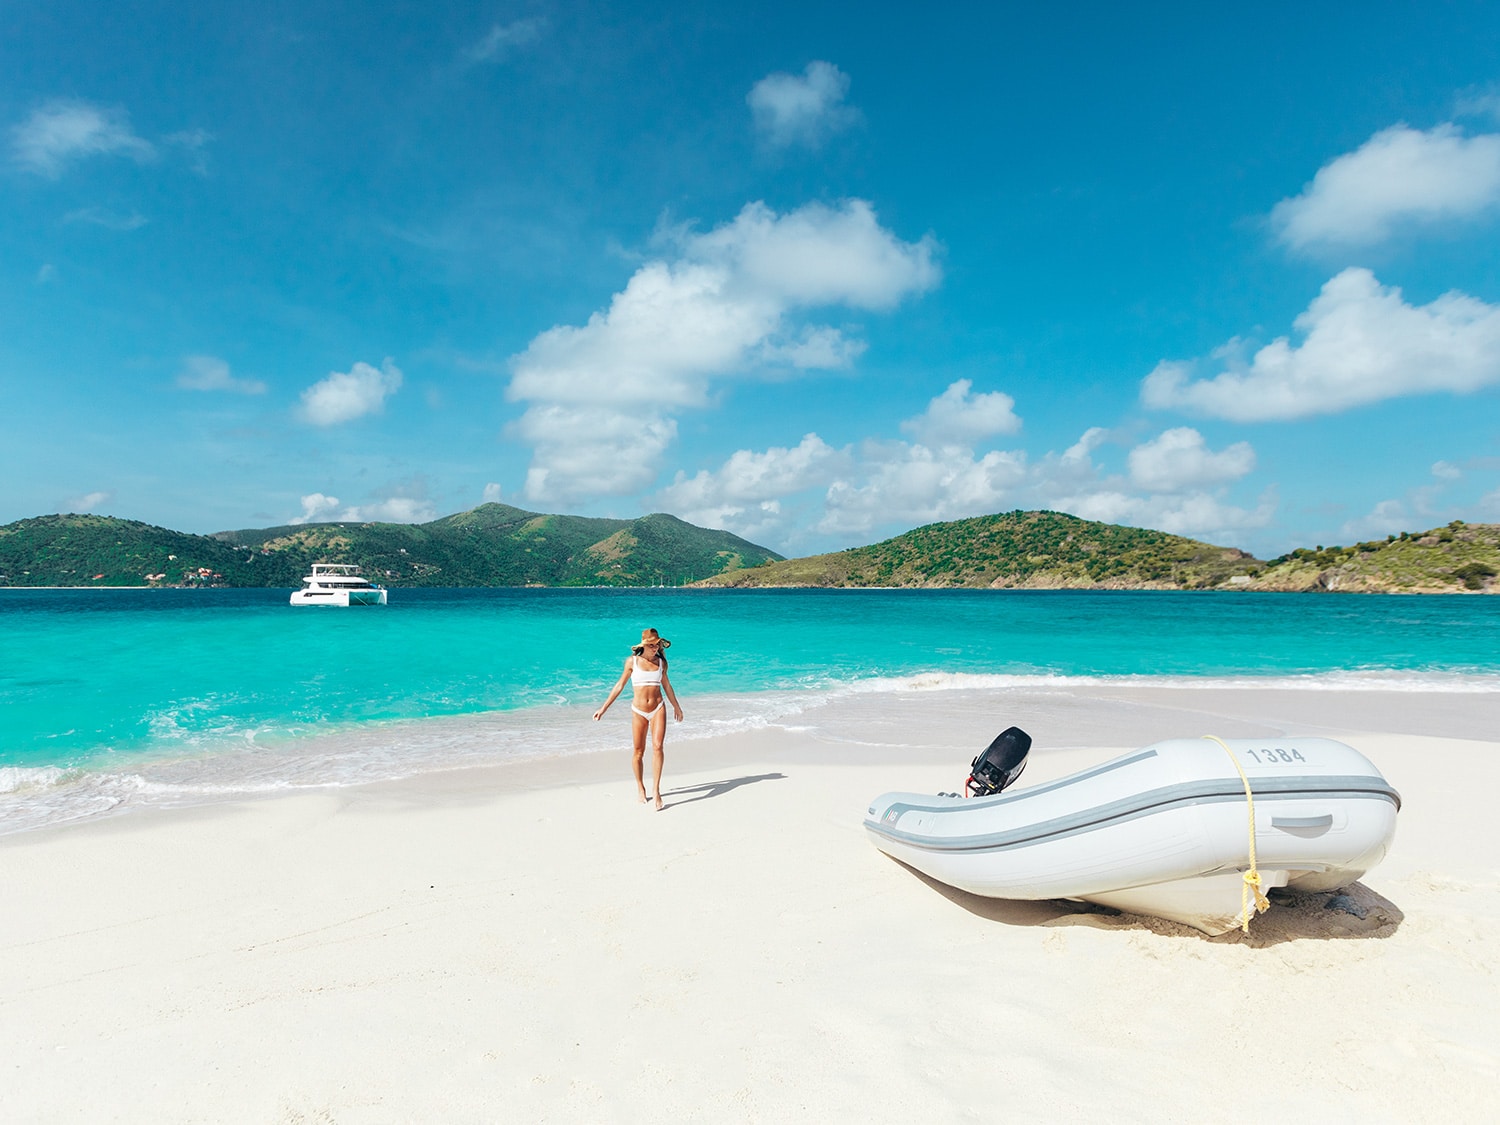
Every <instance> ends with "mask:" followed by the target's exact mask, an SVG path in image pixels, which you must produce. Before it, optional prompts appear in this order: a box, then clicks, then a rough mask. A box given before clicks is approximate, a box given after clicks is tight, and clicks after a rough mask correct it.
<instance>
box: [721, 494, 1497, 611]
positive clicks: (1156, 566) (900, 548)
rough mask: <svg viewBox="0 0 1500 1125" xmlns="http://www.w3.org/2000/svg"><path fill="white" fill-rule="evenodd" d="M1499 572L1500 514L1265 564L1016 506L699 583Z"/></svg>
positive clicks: (1371, 583)
mask: <svg viewBox="0 0 1500 1125" xmlns="http://www.w3.org/2000/svg"><path fill="white" fill-rule="evenodd" d="M1497 574H1500V525H1495V524H1466V523H1463V522H1462V521H1459V520H1455V521H1454V522H1453V523H1451V524H1449V525H1448V526H1446V527H1441V528H1437V529H1435V530H1432V531H1427V532H1422V533H1419V534H1411V533H1407V534H1402V535H1392V536H1390V537H1388V538H1387V539H1385V540H1380V541H1375V542H1369V543H1359V544H1356V545H1354V546H1352V547H1321V546H1320V547H1317V548H1315V549H1311V550H1309V549H1306V548H1299V549H1297V550H1295V551H1293V552H1291V553H1290V554H1287V555H1283V556H1282V557H1280V558H1277V559H1272V560H1271V561H1269V562H1262V561H1261V560H1260V559H1257V558H1255V557H1253V556H1251V555H1249V554H1246V553H1245V552H1244V551H1241V550H1237V549H1236V548H1234V547H1217V546H1214V545H1213V544H1210V543H1202V542H1199V541H1198V540H1196V539H1187V538H1184V537H1182V536H1179V535H1168V534H1167V533H1166V532H1163V531H1150V530H1146V529H1143V528H1138V527H1122V526H1119V525H1117V524H1108V523H1097V522H1095V521H1093V520H1084V519H1079V518H1078V517H1076V516H1070V515H1065V514H1063V513H1061V512H1045V511H1044V512H1022V511H1016V512H1006V513H1003V514H1000V515H993V516H978V517H975V518H973V519H966V520H954V521H952V522H949V523H933V524H928V525H926V526H925V527H919V528H916V529H915V530H913V531H908V532H906V533H905V534H904V535H898V536H896V537H895V538H892V539H887V540H884V541H883V542H880V543H875V544H872V545H871V546H868V547H852V548H850V549H849V550H846V551H836V552H833V553H831V554H826V555H810V556H808V557H806V558H797V559H783V560H781V561H779V562H770V563H767V564H765V565H762V566H759V567H754V568H752V569H748V570H743V571H734V572H726V573H723V574H720V575H716V576H714V577H712V578H708V579H705V580H704V581H703V582H701V583H700V585H705V586H733V587H741V588H743V587H751V586H817V587H872V586H899V587H923V588H954V587H957V588H969V589H1033V590H1057V589H1066V590H1211V589H1227V590H1266V591H1287V592H1292V591H1296V592H1300V591H1342V592H1351V593H1354V592H1358V593H1455V592H1462V591H1474V592H1495V591H1496V589H1497V587H1496V585H1495V581H1494V579H1495V577H1496V575H1497Z"/></svg>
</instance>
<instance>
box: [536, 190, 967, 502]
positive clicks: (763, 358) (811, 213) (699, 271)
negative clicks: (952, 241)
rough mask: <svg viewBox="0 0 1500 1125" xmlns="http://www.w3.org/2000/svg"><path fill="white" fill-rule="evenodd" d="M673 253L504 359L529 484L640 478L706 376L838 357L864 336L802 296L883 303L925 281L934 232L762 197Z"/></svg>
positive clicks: (568, 496)
mask: <svg viewBox="0 0 1500 1125" xmlns="http://www.w3.org/2000/svg"><path fill="white" fill-rule="evenodd" d="M672 248H673V249H674V250H675V252H676V253H675V257H673V258H671V259H670V260H669V259H666V258H657V259H653V260H651V261H648V262H646V263H645V264H644V265H642V266H641V267H640V268H639V269H638V270H637V271H636V273H635V275H634V276H633V277H631V279H630V281H629V282H628V283H627V284H626V286H625V288H624V289H623V290H622V291H621V292H619V293H617V294H615V296H614V298H613V299H612V300H611V302H610V305H609V308H608V309H606V310H603V311H600V312H596V313H594V314H593V315H592V316H591V317H589V320H588V323H587V324H585V325H583V326H581V327H575V326H571V325H559V326H557V327H554V328H550V329H548V330H547V331H545V332H543V333H541V334H540V335H538V336H537V337H536V338H535V339H533V340H532V341H531V344H530V345H529V346H528V347H527V348H526V350H525V351H524V352H522V353H520V354H519V355H517V356H515V357H514V358H513V360H512V364H511V366H512V371H513V375H512V378H511V382H510V386H509V388H508V390H507V396H508V397H509V398H510V399H512V400H513V401H521V402H526V403H528V404H529V405H528V409H527V410H526V412H525V414H524V415H523V416H522V418H521V419H520V420H519V421H518V422H517V423H516V424H515V425H514V426H513V427H512V431H511V432H512V433H513V435H514V436H516V437H518V438H520V439H521V440H523V441H528V442H530V443H532V445H533V459H532V465H531V469H530V471H529V472H528V474H527V481H526V486H525V495H526V496H527V497H528V498H529V499H531V500H538V501H548V502H571V501H574V500H577V499H580V498H584V497H590V496H599V495H622V494H627V493H630V492H635V491H638V490H639V489H640V488H642V487H644V486H645V485H648V484H649V483H650V482H651V481H652V480H653V479H655V476H656V473H657V471H658V462H659V459H660V456H661V454H662V452H663V451H665V449H666V448H667V446H668V445H669V444H670V443H671V442H672V441H673V440H674V439H675V436H676V420H675V417H674V415H675V414H676V413H678V412H680V411H682V410H684V409H687V408H691V407H697V406H702V405H704V404H705V403H706V402H707V401H708V392H709V387H710V383H711V381H712V380H714V379H716V378H731V377H744V376H750V375H754V374H756V373H757V371H758V369H759V368H760V367H761V366H762V365H764V364H766V363H772V364H790V365H791V366H793V367H794V368H804V369H805V368H807V367H812V366H824V365H829V366H847V365H848V364H849V363H851V362H852V360H853V358H854V356H856V355H857V354H858V351H859V350H860V349H861V348H862V347H863V344H862V343H861V342H858V341H853V340H850V339H848V338H846V337H845V336H844V334H843V333H842V332H841V331H839V330H837V329H834V328H831V327H827V326H818V325H811V326H809V325H795V324H789V323H788V321H789V319H790V318H791V317H792V315H793V314H794V313H796V312H798V311H800V310H809V309H816V308H820V307H826V306H830V305H843V306H846V307H853V308H860V309H888V308H891V307H892V306H894V305H895V304H897V303H898V302H899V301H900V300H902V299H903V298H904V297H906V296H909V295H911V294H914V293H920V292H922V291H924V290H926V289H929V288H931V287H932V286H934V285H936V284H937V281H938V278H939V276H940V273H939V269H938V266H937V264H936V262H935V261H934V258H935V256H936V251H937V248H936V245H935V244H934V242H933V240H932V239H931V238H930V237H928V238H923V239H922V240H920V241H919V242H915V243H908V242H902V241H900V240H899V239H897V238H896V237H895V236H894V235H893V234H891V233H890V232H889V231H887V230H885V229H884V228H882V227H881V226H880V224H879V222H878V221H877V220H876V217H875V213H874V210H873V209H872V208H871V207H870V205H869V204H868V203H865V202H863V201H861V200H851V201H849V202H847V203H845V204H843V205H842V206H839V207H826V206H824V205H822V204H811V205H809V206H806V207H803V208H802V209H800V210H798V211H794V212H790V213H788V214H786V215H777V214H776V213H775V212H773V211H771V210H770V209H769V208H768V207H766V206H765V205H764V204H761V203H752V204H749V205H748V206H746V207H745V208H744V209H743V210H742V211H741V212H740V214H739V215H738V216H736V217H735V219H734V220H733V221H732V222H730V223H727V224H725V225H723V226H721V227H718V228H716V229H714V230H712V231H709V232H707V233H705V234H694V233H692V232H691V231H679V232H678V233H677V234H676V235H675V237H674V238H673V240H672Z"/></svg>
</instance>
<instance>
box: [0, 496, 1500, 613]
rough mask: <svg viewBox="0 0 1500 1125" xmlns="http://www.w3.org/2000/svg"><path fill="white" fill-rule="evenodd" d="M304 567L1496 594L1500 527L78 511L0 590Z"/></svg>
mask: <svg viewBox="0 0 1500 1125" xmlns="http://www.w3.org/2000/svg"><path fill="white" fill-rule="evenodd" d="M313 562H343V563H353V564H356V565H359V566H360V567H361V568H363V570H364V573H365V574H366V575H367V576H369V577H370V578H371V579H372V580H374V581H377V582H381V583H383V584H386V585H389V586H393V587H443V586H449V587H454V586H456V587H464V586H467V587H528V586H531V587H625V588H640V587H649V586H694V587H699V588H734V589H748V588H821V589H849V588H856V589H903V588H915V589H1027V590H1232V591H1248V592H1276V593H1328V592H1333V593H1413V594H1435V593H1497V592H1500V582H1497V578H1500V525H1497V524H1469V523H1464V522H1463V521H1461V520H1454V521H1453V522H1452V523H1449V524H1447V525H1445V526H1442V527H1437V528H1432V529H1430V530H1427V531H1421V532H1403V533H1401V534H1400V535H1390V536H1387V537H1386V538H1385V539H1384V540H1372V541H1368V542H1364V543H1356V544H1352V545H1348V546H1332V547H1324V546H1323V545H1321V544H1320V545H1318V546H1316V547H1313V548H1298V549H1296V550H1294V551H1291V552H1289V553H1288V554H1286V555H1283V556H1281V557H1279V558H1276V559H1271V560H1269V561H1266V560H1261V559H1257V558H1255V557H1254V556H1252V555H1250V554H1248V553H1246V552H1244V551H1241V550H1239V549H1237V548H1234V547H1222V546H1216V545H1214V544H1211V543H1204V542H1200V541H1198V540H1195V539H1188V538H1185V537H1183V536H1178V535H1169V534H1167V533H1166V532H1161V531H1153V530H1149V529H1145V528H1136V527H1125V526H1121V525H1117V524H1106V523H1099V522H1096V521H1093V520H1084V519H1079V518H1078V517H1075V516H1070V515H1066V514H1064V513H1060V512H1048V511H1014V512H1005V513H1000V514H996V515H989V516H978V517H974V518H971V519H964V520H954V521H950V522H946V523H934V524H928V525H925V526H923V527H918V528H915V529H913V530H912V531H908V532H905V533H904V534H902V535H897V536H894V537H892V538H890V539H886V540H883V541H882V542H879V543H874V544H871V545H869V546H864V547H853V548H849V549H848V550H844V551H837V552H831V553H829V554H823V555H811V556H807V557H804V558H795V559H787V558H783V557H782V556H781V555H779V554H777V553H776V552H774V551H771V550H769V549H768V548H765V547H761V546H758V545H757V544H754V543H750V542H748V541H747V540H745V539H742V538H740V537H739V536H736V535H733V534H732V533H730V532H727V531H719V530H713V529H709V528H702V527H697V526H695V525H693V524H689V523H686V522H685V521H683V520H679V519H677V518H676V517H675V516H670V515H666V514H664V513H655V514H652V515H648V516H643V517H640V518H639V519H635V520H617V519H601V518H592V517H584V516H569V515H549V514H542V513H536V512H528V511H524V510H522V509H520V508H513V507H510V506H509V505H505V504H482V505H480V506H479V507H477V508H474V509H471V510H469V511H466V512H459V513H457V514H455V515H451V516H445V517H443V518H442V519H438V520H433V521H431V522H429V523H425V524H392V523H316V524H301V525H285V526H281V527H272V528H263V529H250V530H241V531H223V532H216V533H214V534H213V535H191V534H187V533H184V532H177V531H172V530H169V529H167V528H162V527H155V526H153V525H150V524H145V523H140V522H138V521H134V520H124V519H118V518H116V517H112V516H95V515H77V514H69V515H49V516H38V517H35V518H32V519H25V520H18V521H16V522H15V523H11V524H8V525H5V526H3V527H0V587H24V588H28V589H42V588H54V589H102V588H131V589H143V588H145V589H150V588H184V587H187V588H191V587H219V588H222V587H235V588H256V587H262V588H265V587H271V588H278V587H279V588H294V587H296V586H297V585H298V584H299V583H300V582H301V579H302V577H303V575H305V574H306V573H307V572H308V568H309V567H310V566H311V564H312V563H313Z"/></svg>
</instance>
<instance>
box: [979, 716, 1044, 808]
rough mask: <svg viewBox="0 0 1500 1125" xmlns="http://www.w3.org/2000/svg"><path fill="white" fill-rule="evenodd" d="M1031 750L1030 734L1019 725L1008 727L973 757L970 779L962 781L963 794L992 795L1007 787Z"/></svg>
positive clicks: (1024, 766) (1024, 763) (1018, 773)
mask: <svg viewBox="0 0 1500 1125" xmlns="http://www.w3.org/2000/svg"><path fill="white" fill-rule="evenodd" d="M1030 751H1031V735H1029V734H1027V733H1026V732H1025V731H1024V730H1022V729H1021V728H1020V727H1008V728H1006V729H1005V730H1003V731H1001V732H1000V733H999V734H998V735H997V736H996V737H995V741H994V742H991V743H990V745H989V748H988V749H987V750H985V752H984V753H983V754H981V755H979V757H977V758H975V759H974V762H973V768H972V769H971V770H970V772H969V780H968V781H966V782H964V796H966V797H993V796H994V795H995V794H996V793H999V792H1001V791H1002V790H1004V789H1005V788H1007V787H1008V786H1009V785H1010V784H1011V783H1012V782H1014V781H1015V780H1016V778H1018V777H1020V776H1021V771H1022V770H1024V769H1025V768H1026V755H1027V754H1028V753H1030Z"/></svg>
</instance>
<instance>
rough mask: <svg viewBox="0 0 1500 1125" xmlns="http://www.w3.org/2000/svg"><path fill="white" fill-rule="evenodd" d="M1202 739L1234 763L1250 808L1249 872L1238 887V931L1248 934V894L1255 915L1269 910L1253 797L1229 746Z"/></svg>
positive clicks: (1211, 737)
mask: <svg viewBox="0 0 1500 1125" xmlns="http://www.w3.org/2000/svg"><path fill="white" fill-rule="evenodd" d="M1203 737H1204V738H1206V739H1208V740H1209V741H1210V742H1217V743H1218V744H1219V745H1220V746H1222V747H1224V753H1226V754H1228V755H1229V760H1230V761H1231V762H1233V763H1234V768H1235V771H1236V772H1237V773H1238V774H1239V775H1240V781H1242V782H1243V783H1244V785H1245V803H1246V805H1248V806H1249V808H1250V870H1248V871H1246V872H1245V881H1244V885H1243V886H1241V887H1240V929H1242V930H1244V932H1245V933H1247V934H1248V933H1249V932H1250V919H1251V917H1253V915H1252V914H1251V912H1250V892H1251V891H1252V890H1253V891H1254V892H1255V913H1256V914H1264V913H1265V912H1266V911H1267V910H1270V909H1271V903H1270V900H1269V899H1267V898H1266V896H1265V895H1264V894H1262V893H1261V889H1260V872H1259V871H1258V870H1257V869H1256V866H1255V795H1254V794H1253V793H1251V792H1250V779H1249V778H1248V777H1246V776H1245V770H1244V767H1243V766H1241V765H1240V760H1239V759H1238V758H1236V757H1235V756H1234V751H1233V750H1231V749H1230V748H1229V744H1228V743H1227V742H1225V741H1224V740H1223V739H1222V738H1219V737H1218V736H1217V735H1212V734H1205V735H1204V736H1203Z"/></svg>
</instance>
